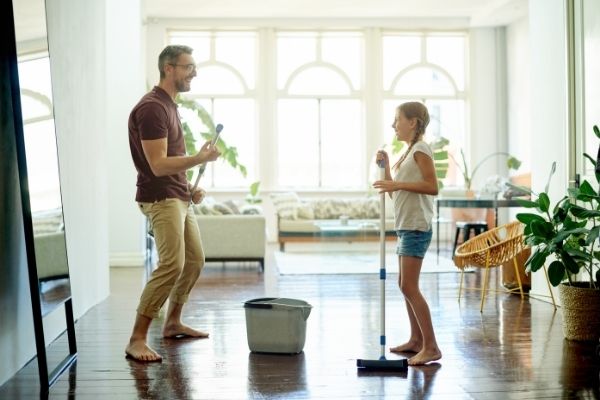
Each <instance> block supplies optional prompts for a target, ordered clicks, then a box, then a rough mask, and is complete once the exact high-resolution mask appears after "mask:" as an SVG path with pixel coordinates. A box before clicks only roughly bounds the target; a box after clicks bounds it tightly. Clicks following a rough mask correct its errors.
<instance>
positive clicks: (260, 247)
mask: <svg viewBox="0 0 600 400" xmlns="http://www.w3.org/2000/svg"><path fill="white" fill-rule="evenodd" d="M192 207H193V210H194V214H195V215H196V222H197V223H198V227H199V228H200V236H201V238H202V249H203V250H204V258H205V260H206V261H207V262H213V261H214V262H227V261H255V262H257V263H258V264H259V267H260V270H261V271H264V267H265V245H266V227H265V226H266V224H265V217H264V215H262V209H261V208H260V207H259V206H250V205H248V206H240V207H238V206H237V205H236V204H235V203H234V202H230V201H228V202H217V201H216V200H214V199H213V198H211V197H208V198H206V199H204V201H203V202H202V203H200V204H195V205H193V206H192ZM146 224H148V221H146ZM146 229H148V230H150V227H149V226H148V225H147V226H146ZM155 256H156V252H155V243H154V238H153V237H152V234H148V235H147V240H146V256H145V258H146V260H145V264H146V267H147V268H150V269H151V268H152V264H153V263H154V262H156V259H155Z"/></svg>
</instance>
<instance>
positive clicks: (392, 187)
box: [373, 180, 398, 194]
mask: <svg viewBox="0 0 600 400" xmlns="http://www.w3.org/2000/svg"><path fill="white" fill-rule="evenodd" d="M373 187H374V188H375V189H379V193H390V194H391V193H392V192H395V191H396V190H398V187H397V182H395V181H393V180H383V181H376V182H375V183H373Z"/></svg>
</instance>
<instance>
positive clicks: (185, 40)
mask: <svg viewBox="0 0 600 400" xmlns="http://www.w3.org/2000/svg"><path fill="white" fill-rule="evenodd" d="M169 44H181V45H185V46H190V47H191V48H192V49H194V52H193V53H192V56H193V57H194V60H195V61H196V63H198V64H199V63H202V62H205V61H208V60H210V33H209V32H181V31H180V32H170V33H169Z"/></svg>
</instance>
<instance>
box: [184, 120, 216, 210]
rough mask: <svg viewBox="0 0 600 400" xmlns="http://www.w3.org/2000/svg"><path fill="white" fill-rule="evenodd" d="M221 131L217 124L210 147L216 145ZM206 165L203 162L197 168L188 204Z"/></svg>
mask: <svg viewBox="0 0 600 400" xmlns="http://www.w3.org/2000/svg"><path fill="white" fill-rule="evenodd" d="M222 130H223V125H222V124H217V126H216V128H215V136H214V137H213V139H212V141H211V142H210V147H213V146H214V145H215V144H217V140H219V136H220V135H221V131H222ZM206 164H207V163H206V162H204V163H202V164H201V165H200V167H199V168H198V175H197V176H196V181H195V182H194V186H192V189H191V191H190V192H191V195H190V204H192V198H193V197H194V192H195V191H196V189H197V188H198V183H199V182H200V177H201V176H202V175H203V174H204V170H206Z"/></svg>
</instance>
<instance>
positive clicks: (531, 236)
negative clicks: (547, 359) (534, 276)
mask: <svg viewBox="0 0 600 400" xmlns="http://www.w3.org/2000/svg"><path fill="white" fill-rule="evenodd" d="M594 133H595V134H596V136H597V137H598V138H600V130H599V129H598V127H597V126H594ZM584 156H585V157H586V158H587V159H588V160H589V161H591V162H592V164H593V165H594V168H595V171H596V182H595V183H594V184H593V185H592V184H591V183H590V182H588V181H587V180H585V181H584V182H583V183H582V184H581V185H580V186H579V187H577V188H569V189H568V190H567V195H565V196H564V197H563V198H562V199H560V200H559V201H558V202H557V203H556V204H555V205H554V206H552V202H551V200H550V198H549V197H548V194H547V193H548V186H549V183H550V178H551V177H552V174H553V173H554V170H555V165H556V164H555V163H554V164H553V167H552V171H551V172H550V177H549V178H548V183H547V184H546V188H545V191H544V192H542V193H539V194H535V193H533V192H532V191H531V193H532V194H533V195H534V196H537V198H534V197H533V196H532V200H517V201H519V203H520V204H521V205H522V206H523V207H527V208H532V209H536V210H537V213H535V214H533V213H520V214H517V219H518V220H519V221H521V222H522V223H524V224H525V228H524V240H525V242H526V243H527V244H528V245H530V246H531V247H532V248H533V251H532V252H531V256H530V257H529V258H528V259H527V261H526V263H525V265H526V266H527V271H528V272H535V271H538V270H539V269H541V268H542V267H543V266H544V265H545V263H546V260H547V259H549V258H550V259H552V262H550V265H549V266H548V278H549V280H550V283H551V284H552V285H553V286H558V287H559V294H560V297H561V303H562V308H563V313H562V315H563V333H564V335H565V337H566V338H567V339H572V340H596V341H597V340H598V338H599V337H600V269H599V266H600V240H599V236H600V194H599V191H598V189H599V183H600V148H599V153H598V157H596V158H595V159H594V158H592V157H590V156H589V155H588V154H585V153H584Z"/></svg>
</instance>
